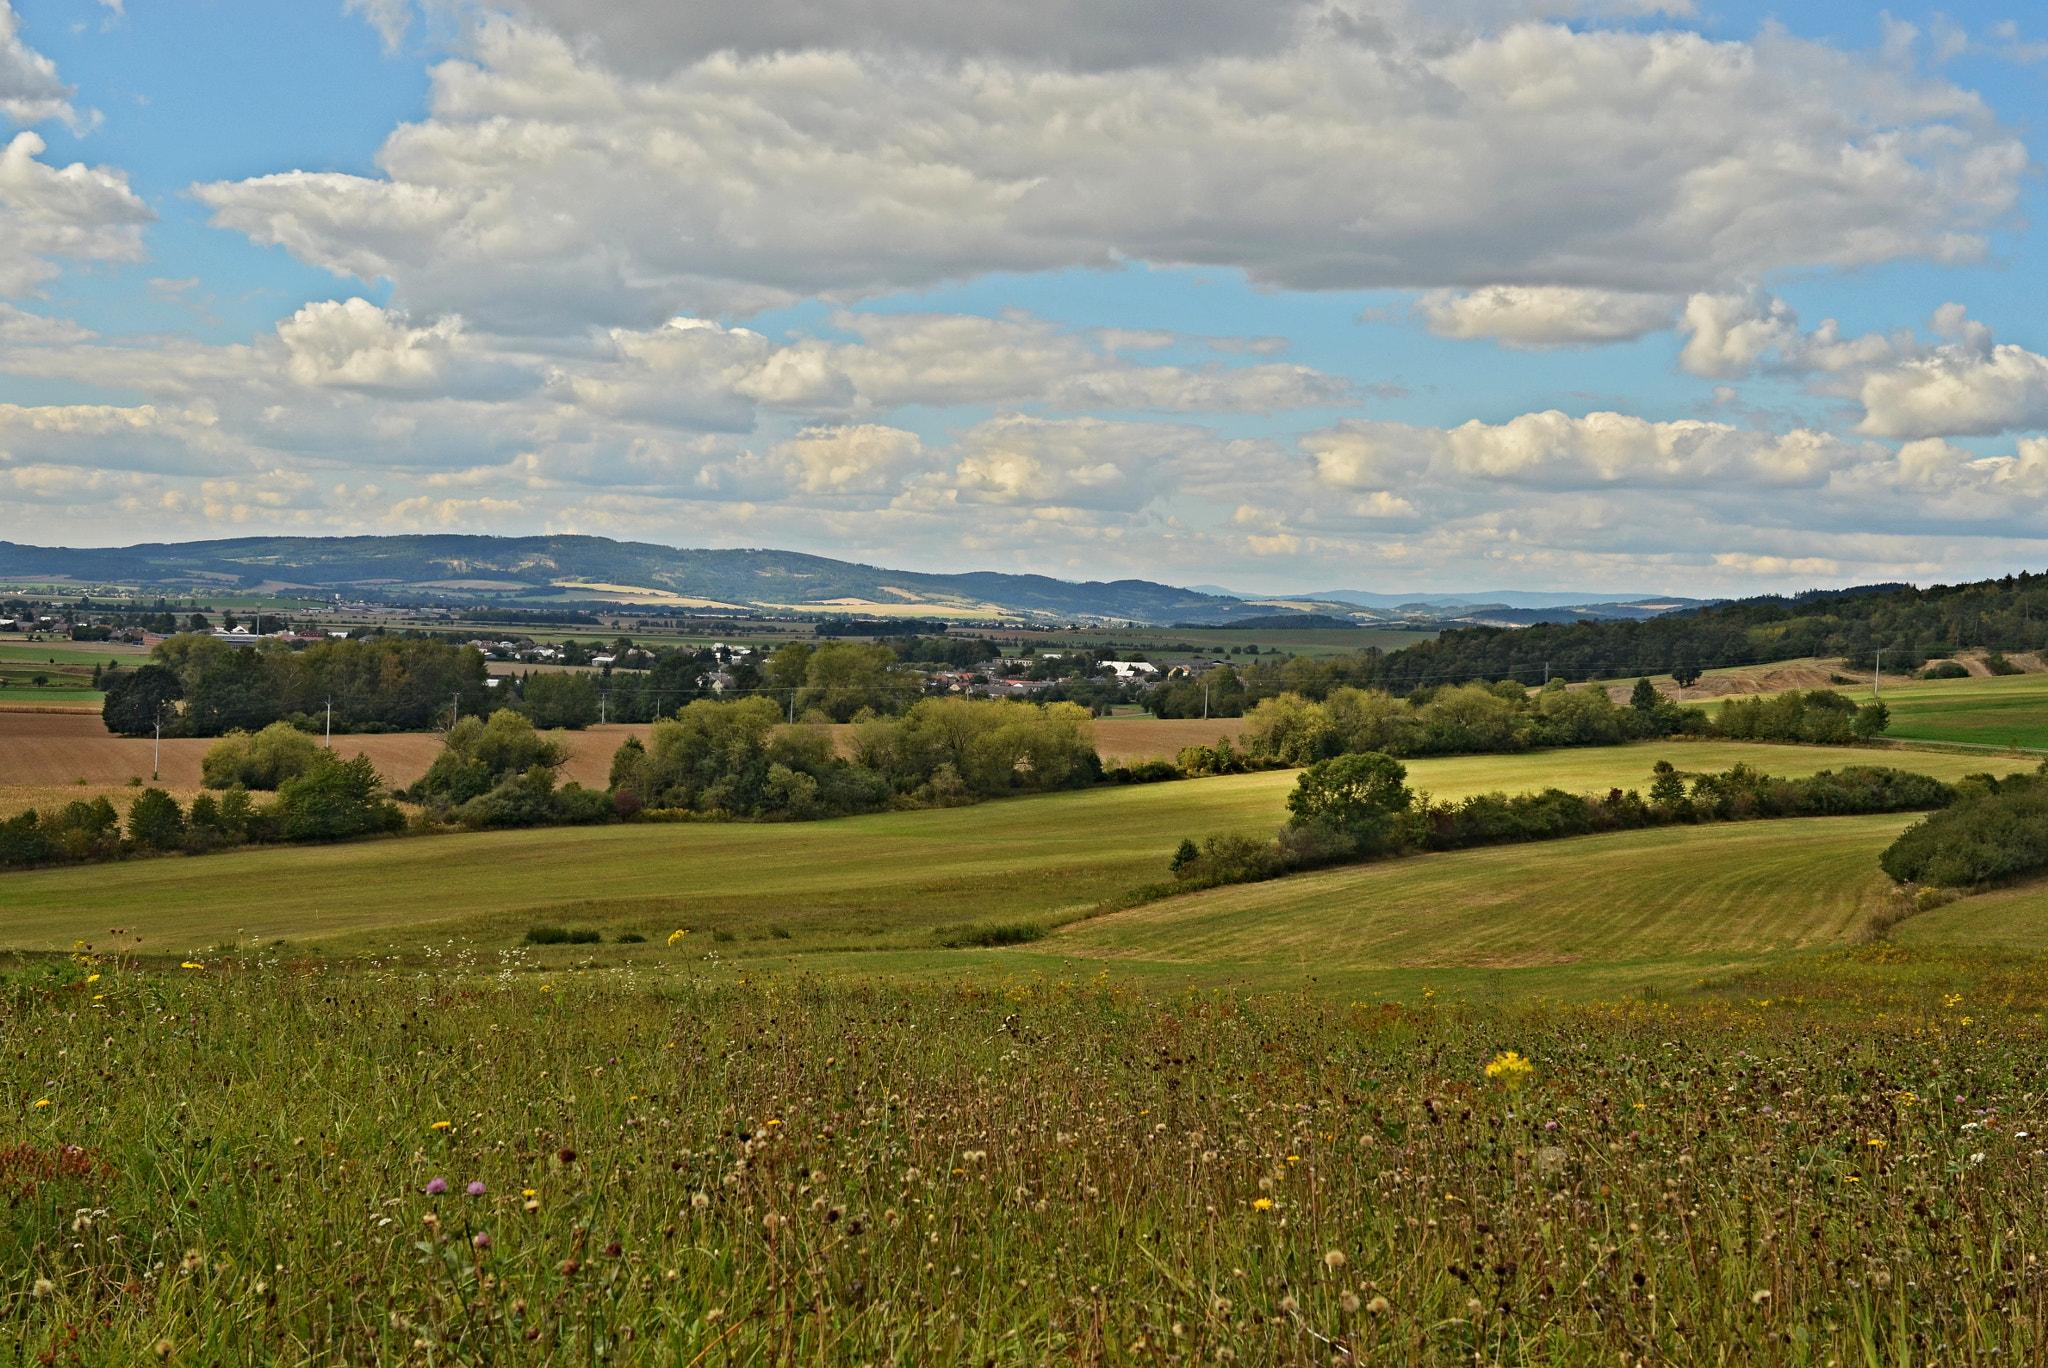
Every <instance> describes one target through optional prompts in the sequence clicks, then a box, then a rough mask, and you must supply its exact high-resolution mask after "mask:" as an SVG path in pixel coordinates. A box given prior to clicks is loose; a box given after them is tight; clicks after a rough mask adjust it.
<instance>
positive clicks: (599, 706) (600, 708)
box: [597, 693, 611, 727]
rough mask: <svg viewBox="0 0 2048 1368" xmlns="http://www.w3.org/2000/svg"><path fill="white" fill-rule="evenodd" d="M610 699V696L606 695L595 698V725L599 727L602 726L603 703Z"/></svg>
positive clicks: (602, 694)
mask: <svg viewBox="0 0 2048 1368" xmlns="http://www.w3.org/2000/svg"><path fill="white" fill-rule="evenodd" d="M610 697H611V695H610V694H608V693H601V694H599V695H598V696H597V725H598V726H600V727H602V726H603V725H604V701H605V700H606V699H607V698H610Z"/></svg>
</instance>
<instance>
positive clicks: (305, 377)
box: [277, 299, 462, 389]
mask: <svg viewBox="0 0 2048 1368" xmlns="http://www.w3.org/2000/svg"><path fill="white" fill-rule="evenodd" d="M277 335H278V336H279V337H280V338H282V339H283V341H284V345H285V349H286V350H287V351H288V352H289V353H290V359H289V360H288V361H287V362H286V363H285V373H286V374H288V375H290V376H291V378H292V379H294V380H296V381H298V382H299V383H300V384H302V385H335V386H342V387H346V388H350V389H418V388H421V387H424V386H428V385H432V384H435V383H436V382H437V381H439V380H440V379H441V374H442V368H443V362H444V360H445V358H446V357H447V355H448V353H449V352H450V351H451V350H453V349H455V348H456V347H458V346H460V345H461V342H462V320H461V319H459V318H443V319H440V320H438V321H436V322H435V323H434V325H433V326H432V327H429V328H415V327H411V326H409V325H408V323H407V321H406V318H405V316H404V315H403V314H394V313H391V312H389V311H387V310H385V309H380V308H378V307H377V306H376V305H375V304H372V303H370V302H369V301H368V300H366V299H350V300H348V301H346V302H338V301H335V300H324V301H320V302H317V303H313V304H308V305H306V306H305V307H304V308H302V309H300V310H299V311H298V312H297V313H295V314H293V315H292V316H291V317H290V318H288V319H286V320H284V321H283V322H282V323H279V324H278V325H277Z"/></svg>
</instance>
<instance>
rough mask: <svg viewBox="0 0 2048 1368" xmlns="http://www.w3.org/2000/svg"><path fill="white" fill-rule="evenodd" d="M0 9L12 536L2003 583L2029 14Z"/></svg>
mask: <svg viewBox="0 0 2048 1368" xmlns="http://www.w3.org/2000/svg"><path fill="white" fill-rule="evenodd" d="M2035 13H2036V12H2035V11H2033V10H2032V9H2031V7H2030V6H2021V5H2017V4H2012V3H2004V4H1995V5H1994V4H1986V5H1979V4H1973V3H1964V4H1956V5H1950V6H1948V7H1947V8H1946V9H1944V10H1940V11H1935V10H1928V11H1918V10H1909V9H1903V8H1902V9H1899V10H1896V11H1893V12H1890V13H1874V12H1873V11H1872V10H1871V9H1869V8H1868V7H1867V6H1864V5H1860V4H1849V3H1839V4H1838V3H1824V2H1819V0H1815V2H1811V3H1794V4H1790V5H1787V6H1784V7H1766V6H1764V5H1762V4H1757V3H1750V0H1740V2H1739V3H1722V2H1721V0H1667V2H1666V3H1659V2H1658V0H1585V2H1584V3H1573V0H1431V3H1416V4H1412V5H1411V4H1406V3H1403V2H1402V0H1034V2H1033V3H1029V4H1026V3H1022V2H1021V0H751V2H750V3H748V4H744V5H699V4H690V5H679V4H676V3H674V2H673V0H573V3H572V0H506V3H504V4H502V5H489V4H485V5H470V4H466V3H460V0H424V3H421V0H346V3H344V2H343V0H292V2H291V3H287V4H284V5H279V4H277V3H275V0H271V2H270V3H255V2H254V0H16V3H15V4H14V7H13V8H12V9H9V8H7V6H6V4H5V0H0V111H4V115H5V117H6V118H7V119H9V120H11V122H12V128H11V129H8V130H6V131H5V132H4V133H0V143H4V150H0V510H4V511H0V537H4V538H7V539H10V540H15V541H28V542H37V543H43V544H51V543H63V544H72V545H110V544H125V543H131V542H137V541H156V540H182V539H188V538H200V537H216V536H236V535H248V534H253V533H259V532H302V533H320V534H337V533H363V532H396V531H464V532H496V533H525V532H538V531H561V532H590V533H599V534H605V535H610V536H617V537H626V538H638V539H644V540H651V541H660V542H667V543H671V544H677V545H686V546H704V545H714V546H776V547H788V548H796V549H802V550H810V551H818V552H822V553H825V554H830V555H838V556H845V557H849V558H854V559H862V560H869V561H874V562H877V563H882V564H887V565H894V566H900V567H905V568H913V569H926V570H954V569H1004V570H1031V571H1038V572H1043V573H1049V574H1055V575H1061V576H1064V577H1068V578H1111V577H1121V576H1140V577H1144V578H1149V579H1161V580H1167V581H1171V582H1176V583H1183V584H1186V583H1212V584H1224V585H1229V586H1233V587H1240V588H1244V589H1251V590H1261V591H1267V590H1282V589H1323V588H1360V589H1374V590H1387V591H1401V590H1416V591H1422V590H1472V589H1488V588H1491V589H1501V588H1520V589H1553V588H1556V589H1583V590H1588V591H1599V592H1603V593H1604V592H1610V591H1612V592H1622V591H1641V592H1679V593H1696V594H1707V593H1740V592H1759V591H1764V590H1771V589H1787V588H1803V587H1807V586H1811V585H1839V584H1851V583H1859V582H1867V581H1871V580H1878V579H1910V580H1915V581H1919V582H1923V583H1925V582H1929V581H1937V580H1944V579H1958V578H1965V577H1972V576H1977V575H1982V574H1994V573H2003V572H2005V571H2007V570H2009V569H2016V568H2021V567H2030V568H2034V569H2040V568H2042V567H2043V566H2044V565H2048V319H2044V316H2043V310H2042V308H2041V303H2042V300H2043V298H2044V287H2048V257H2044V254H2043V251H2042V243H2041V239H2040V236H2039V234H2040V231H2041V230H2040V229H2038V228H2036V227H2035V226H2034V224H2035V222H2036V221H2037V220H2038V219H2039V218H2040V217H2041V214H2040V207H2041V198H2042V193H2043V186H2042V178H2041V176H2040V174H2039V166H2038V164H2037V163H2038V162H2039V161H2040V160H2041V156H2040V154H2039V153H2038V152H2037V150H2036V149H2035V147H2034V145H2033V141H2032V140H2033V137H2034V134H2033V128H2034V127H2035V126H2036V125H2037V124H2040V123H2042V122H2043V120H2042V119H2041V117H2040V116H2041V115H2042V114H2043V112H2044V111H2048V97H2044V91H2048V87H2044V81H2048V20H2038V21H2037V20H2035V19H2034V17H2033V16H2034V14H2035Z"/></svg>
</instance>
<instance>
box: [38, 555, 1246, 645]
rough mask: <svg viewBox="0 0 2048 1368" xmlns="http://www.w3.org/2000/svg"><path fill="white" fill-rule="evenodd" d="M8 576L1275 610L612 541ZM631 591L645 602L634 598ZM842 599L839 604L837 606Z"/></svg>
mask: <svg viewBox="0 0 2048 1368" xmlns="http://www.w3.org/2000/svg"><path fill="white" fill-rule="evenodd" d="M0 576H6V577H11V578H17V579H19V578H26V577H34V576H54V577H61V578H64V579H67V580H69V581H71V582H74V583H80V582H82V583H104V584H132V585H141V586H145V587H165V588H173V587H175V588H180V589H183V588H186V587H191V586H201V585H205V586H212V587H216V588H242V589H248V588H254V587H256V586H258V585H268V586H272V587H300V588H311V589H316V590H321V591H335V592H340V593H342V594H344V595H345V596H347V597H352V598H353V597H372V598H379V599H385V600H403V601H408V602H436V601H439V602H463V603H534V602H536V601H550V600H552V601H561V600H563V599H565V598H581V599H584V600H603V599H626V600H634V601H640V602H658V601H659V596H661V595H674V596H677V597H678V598H680V599H685V600H702V601H704V602H705V603H707V604H708V605H729V606H733V607H741V608H754V607H760V608H771V609H772V608H784V607H789V606H798V607H801V606H805V605H828V604H829V605H834V606H837V607H839V608H840V609H841V610H842V611H844V610H845V609H848V608H852V609H854V610H855V611H858V607H859V605H860V604H861V603H864V602H865V603H873V604H886V605H891V606H894V607H899V608H900V607H901V606H902V605H905V604H911V603H925V604H930V605H931V606H932V608H933V610H934V611H935V612H939V613H944V612H945V611H946V610H948V609H951V610H954V611H960V610H965V609H981V608H986V607H990V606H993V607H995V608H998V609H1001V610H1003V611H1005V612H1011V613H1018V614H1022V615H1035V616H1041V617H1047V618H1065V617H1073V618H1084V619H1125V620H1130V621H1136V622H1159V623H1165V622H1174V621H1178V620H1181V619H1199V620H1201V621H1205V622H1215V621H1228V620H1229V619H1231V618H1233V617H1240V616H1252V615H1254V614H1257V613H1261V612H1270V611H1271V609H1265V608H1258V607H1254V606H1251V605H1248V604H1245V603H1243V602H1240V601H1239V600H1237V599H1233V598H1221V597H1218V596H1215V595H1212V594H1203V593H1197V592H1195V591H1193V590H1189V589H1178V588H1175V587H1174V586H1172V585H1168V584H1156V583H1153V582H1152V581H1150V580H1135V579H1132V580H1114V581H1109V582H1101V581H1090V582H1078V583H1077V582H1073V581H1068V580H1059V579H1053V578H1051V577H1050V576H1046V575H1011V574H1000V573H995V572H976V573H969V574H958V575H930V574H918V573H915V572H912V571H905V570H887V569H882V568H879V567H876V566H872V565H860V564H855V563H853V562H850V561H841V560H832V559H830V558H828V557H825V556H810V555H804V554H802V553H800V552H795V551H771V550H720V549H678V548H676V547H672V546H660V545H656V544H653V543H649V542H621V541H613V540H611V539H610V538H608V537H570V536H561V537H475V536H455V535H448V536H410V537H241V538H235V539H233V540H225V541H207V542H183V543H162V544H154V545H143V546H124V547H109V548H100V549H93V550H76V549H71V548H66V547H42V546H22V545H17V544H15V543H12V542H0ZM636 591H638V592H637V593H636ZM835 601H836V603H835Z"/></svg>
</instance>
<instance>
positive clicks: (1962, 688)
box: [1884, 674, 2048, 750]
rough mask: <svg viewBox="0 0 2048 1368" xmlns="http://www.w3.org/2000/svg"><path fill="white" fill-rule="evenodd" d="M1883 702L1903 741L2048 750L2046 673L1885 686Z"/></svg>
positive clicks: (1935, 680) (1918, 681) (1936, 680)
mask: <svg viewBox="0 0 2048 1368" xmlns="http://www.w3.org/2000/svg"><path fill="white" fill-rule="evenodd" d="M1884 701H1885V705H1886V706H1887V707H1889V708H1890V709H1891V714H1892V723H1891V731H1890V734H1891V735H1892V736H1896V737H1899V738H1901V739H1905V740H1920V741H1951V742H1963V743H1966V744H1970V745H1978V746H2020V747H2025V748H2027V749H2030V750H2044V749H2048V674H2017V675H2003V676H1999V677H1996V678H1991V679H1923V680H1913V681H1910V682H1907V683H1903V684H1891V683H1889V682H1887V683H1886V685H1885V690H1884Z"/></svg>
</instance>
